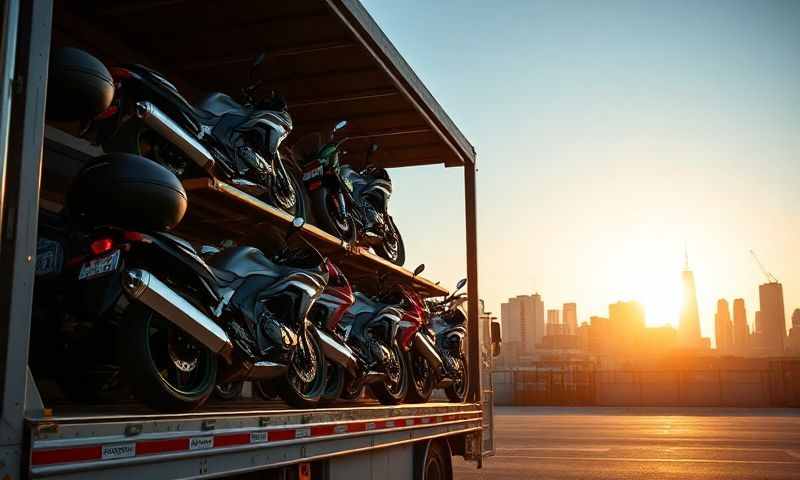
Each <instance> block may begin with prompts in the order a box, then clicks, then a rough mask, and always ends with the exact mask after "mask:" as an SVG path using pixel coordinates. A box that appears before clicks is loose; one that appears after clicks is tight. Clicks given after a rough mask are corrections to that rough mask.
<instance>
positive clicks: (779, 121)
mask: <svg viewBox="0 0 800 480" xmlns="http://www.w3.org/2000/svg"><path fill="white" fill-rule="evenodd" d="M363 3H364V4H365V6H366V7H367V9H368V10H369V11H370V13H371V14H372V15H373V16H374V17H375V19H376V20H377V21H378V23H379V24H380V26H381V27H382V28H383V30H384V31H385V32H386V34H387V35H388V36H389V38H390V39H391V40H392V42H393V43H394V45H395V46H396V47H397V48H398V50H399V51H400V52H401V53H402V54H403V56H404V57H405V58H406V60H407V61H408V62H409V63H410V64H411V66H412V67H413V68H414V69H415V71H416V72H417V74H418V75H419V76H420V78H421V79H422V80H423V82H424V83H425V84H426V85H427V86H428V88H429V89H430V90H431V92H432V93H433V95H434V96H435V97H436V98H437V99H438V100H439V102H440V103H441V104H442V105H443V106H444V108H445V110H446V111H447V112H448V113H449V114H450V115H451V117H452V118H453V120H454V121H455V122H456V124H457V125H458V126H459V127H460V128H461V130H462V131H463V132H464V133H465V135H466V136H467V138H468V139H469V140H470V141H471V142H472V143H473V144H474V145H475V147H476V149H477V152H478V162H479V163H478V168H479V171H478V206H479V218H478V221H479V256H480V265H479V268H480V271H479V276H480V293H481V296H482V297H483V298H484V299H485V300H486V301H487V304H488V307H489V308H490V309H491V310H493V311H495V312H497V313H499V304H500V303H501V302H502V301H504V300H505V299H506V298H507V297H509V296H513V295H518V294H529V293H533V292H536V291H538V292H540V293H541V294H542V295H543V298H544V301H545V305H546V306H547V308H554V307H560V305H561V303H563V302H566V301H575V302H577V304H578V317H579V321H583V320H586V319H588V317H589V315H606V314H607V305H608V303H611V302H614V301H617V300H627V299H636V300H639V301H642V302H643V303H644V304H645V308H646V311H647V316H648V323H650V324H651V325H656V324H663V323H667V322H669V323H672V324H673V325H676V326H677V310H678V304H679V301H680V298H679V281H680V280H679V279H680V270H681V269H682V266H683V254H684V243H685V244H686V245H688V250H689V262H690V266H691V268H692V269H693V270H694V272H695V279H696V282H697V289H698V299H699V305H700V315H701V323H702V330H703V335H705V336H712V337H713V314H714V309H715V304H716V299H717V298H719V297H725V298H728V299H729V301H732V299H733V298H734V297H743V298H744V299H745V302H746V305H747V310H748V320H749V322H750V323H751V325H752V323H753V322H754V313H753V312H754V311H755V310H756V309H757V304H758V303H757V295H758V284H759V283H763V281H764V279H763V277H762V275H761V273H760V272H759V270H758V268H757V266H756V265H755V263H754V262H753V260H752V258H751V257H750V254H749V253H748V250H749V249H751V248H752V249H754V250H756V252H758V254H759V256H760V257H761V260H762V261H763V262H764V263H765V265H766V266H767V267H768V268H769V269H770V270H771V272H772V273H773V274H774V275H775V276H776V277H777V278H778V279H779V280H780V281H781V282H782V283H783V286H784V297H785V303H786V311H787V323H788V322H789V318H788V317H789V316H790V315H791V312H792V310H794V308H797V307H800V256H798V246H800V28H798V25H800V2H791V1H787V2H751V1H743V2H734V1H720V2H712V1H706V2H661V3H657V2H627V1H615V2H555V1H553V2H533V1H518V2H513V1H504V2H471V1H457V2H452V1H449V2H444V1H443V2H429V1H427V0H413V1H412V0H408V1H403V2H395V1H389V0H363ZM391 173H392V175H393V179H394V182H395V192H396V193H395V194H394V197H393V199H392V205H391V208H392V211H393V213H394V214H395V217H396V218H397V223H398V226H399V228H400V229H401V231H402V232H403V233H405V235H404V238H405V242H406V250H407V258H408V260H407V266H409V267H410V268H413V266H414V265H416V264H417V263H420V262H424V263H426V265H427V267H428V268H427V270H426V275H427V276H428V277H430V278H433V279H437V280H442V281H443V283H445V284H447V285H452V284H454V283H455V282H456V280H457V279H458V278H460V277H462V276H464V273H465V272H464V270H465V266H464V233H463V231H464V220H463V188H462V171H461V170H460V169H445V168H443V167H441V166H436V167H424V168H411V169H405V170H404V169H400V170H395V171H393V172H391Z"/></svg>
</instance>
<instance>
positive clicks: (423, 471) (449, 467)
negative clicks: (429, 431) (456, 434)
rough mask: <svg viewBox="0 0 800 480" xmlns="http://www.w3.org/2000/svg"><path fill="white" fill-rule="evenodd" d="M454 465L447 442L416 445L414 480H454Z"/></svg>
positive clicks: (428, 442) (439, 440)
mask: <svg viewBox="0 0 800 480" xmlns="http://www.w3.org/2000/svg"><path fill="white" fill-rule="evenodd" d="M452 478H453V464H452V455H451V452H450V446H449V445H448V444H447V440H443V439H434V440H429V441H427V442H418V443H416V444H414V480H452Z"/></svg>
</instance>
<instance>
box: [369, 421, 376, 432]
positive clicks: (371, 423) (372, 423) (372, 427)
mask: <svg viewBox="0 0 800 480" xmlns="http://www.w3.org/2000/svg"><path fill="white" fill-rule="evenodd" d="M367 430H375V422H367Z"/></svg>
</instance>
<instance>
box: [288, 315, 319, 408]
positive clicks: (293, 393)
mask: <svg viewBox="0 0 800 480" xmlns="http://www.w3.org/2000/svg"><path fill="white" fill-rule="evenodd" d="M312 330H313V329H306V332H305V333H304V334H303V336H302V337H301V338H300V342H305V345H302V344H301V345H298V347H297V350H296V351H295V352H294V355H293V356H292V361H291V362H290V364H289V371H288V372H287V373H286V375H284V376H283V377H281V378H280V379H278V381H277V387H278V388H277V390H278V395H279V396H280V397H281V399H283V401H284V402H286V403H287V404H289V405H290V406H292V407H295V408H312V407H314V406H316V405H317V404H318V403H319V400H320V398H321V397H322V392H323V391H324V390H325V378H326V376H325V368H326V367H327V365H326V363H327V362H326V361H325V356H324V354H323V352H322V345H320V342H319V338H317V335H316V334H314V333H313V332H312ZM304 357H308V358H304ZM308 361H312V362H314V365H313V367H314V368H311V369H308V370H305V371H301V369H306V368H307V367H308V365H305V364H307V363H308ZM301 362H302V363H303V364H300V363H301ZM304 376H307V377H310V378H308V379H305V378H303V377H304Z"/></svg>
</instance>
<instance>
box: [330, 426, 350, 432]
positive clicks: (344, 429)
mask: <svg viewBox="0 0 800 480" xmlns="http://www.w3.org/2000/svg"><path fill="white" fill-rule="evenodd" d="M333 433H347V425H336V426H335V427H333Z"/></svg>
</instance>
